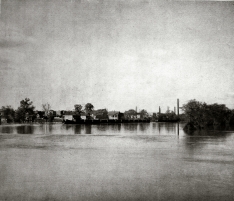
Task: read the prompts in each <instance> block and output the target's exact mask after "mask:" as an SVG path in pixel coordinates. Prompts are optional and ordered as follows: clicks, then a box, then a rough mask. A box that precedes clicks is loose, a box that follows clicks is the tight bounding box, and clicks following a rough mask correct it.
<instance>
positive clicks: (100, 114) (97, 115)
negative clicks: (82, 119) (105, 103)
mask: <svg viewBox="0 0 234 201" xmlns="http://www.w3.org/2000/svg"><path fill="white" fill-rule="evenodd" d="M91 116H92V117H93V119H99V120H105V119H106V120H107V119H108V112H107V110H106V109H98V110H96V111H93V112H92V114H91Z"/></svg>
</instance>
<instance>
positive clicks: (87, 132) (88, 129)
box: [85, 125, 92, 134]
mask: <svg viewBox="0 0 234 201" xmlns="http://www.w3.org/2000/svg"><path fill="white" fill-rule="evenodd" d="M85 134H92V125H85Z"/></svg>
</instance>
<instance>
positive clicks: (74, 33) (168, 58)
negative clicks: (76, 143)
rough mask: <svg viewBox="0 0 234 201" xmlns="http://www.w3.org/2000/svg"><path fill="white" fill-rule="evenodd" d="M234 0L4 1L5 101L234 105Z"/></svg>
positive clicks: (1, 91)
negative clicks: (25, 99) (195, 101)
mask: <svg viewBox="0 0 234 201" xmlns="http://www.w3.org/2000/svg"><path fill="white" fill-rule="evenodd" d="M233 36H234V2H224V1H220V2H218V1H216V2H213V1H212V2H211V1H151V0H144V1H142V0H129V1H123V0H118V1H117V0H2V1H1V13H0V103H1V104H0V106H5V105H11V106H12V107H13V108H15V109H16V108H17V107H18V106H19V104H20V101H21V100H22V99H24V98H26V97H27V98H30V99H31V100H32V101H33V104H34V105H35V106H36V109H37V110H42V104H43V103H49V104H50V105H51V107H52V109H54V110H64V109H66V110H67V109H73V108H74V105H75V104H82V105H84V104H85V103H92V104H93V105H94V107H95V109H101V108H107V109H108V110H120V111H125V110H128V109H135V108H136V106H137V108H138V110H139V109H146V110H147V111H149V112H155V111H156V112H157V111H158V107H159V106H161V108H162V112H163V111H165V110H166V109H167V107H170V109H172V110H173V109H174V106H176V101H177V98H178V99H180V105H183V104H185V103H187V102H188V101H189V100H191V99H196V100H198V101H202V102H206V103H208V104H212V103H219V104H226V105H227V107H229V108H231V109H234V90H233V89H234V76H233V75H234V37H233Z"/></svg>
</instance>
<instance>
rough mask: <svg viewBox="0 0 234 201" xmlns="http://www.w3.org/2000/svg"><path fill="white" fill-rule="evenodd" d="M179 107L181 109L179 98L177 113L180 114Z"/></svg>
mask: <svg viewBox="0 0 234 201" xmlns="http://www.w3.org/2000/svg"><path fill="white" fill-rule="evenodd" d="M179 109H180V100H179V99H177V115H178V116H179V115H180V111H179Z"/></svg>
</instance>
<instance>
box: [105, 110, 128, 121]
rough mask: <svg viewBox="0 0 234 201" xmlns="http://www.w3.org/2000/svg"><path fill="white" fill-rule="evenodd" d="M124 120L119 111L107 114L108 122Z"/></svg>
mask: <svg viewBox="0 0 234 201" xmlns="http://www.w3.org/2000/svg"><path fill="white" fill-rule="evenodd" d="M123 118H124V114H123V113H121V112H119V111H110V112H108V119H110V120H121V119H123Z"/></svg>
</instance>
